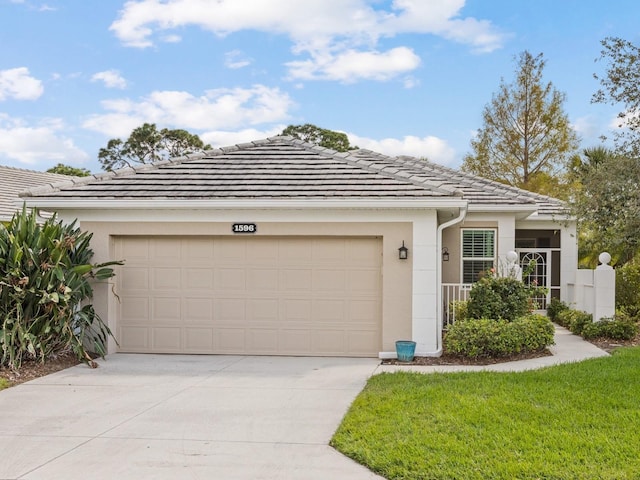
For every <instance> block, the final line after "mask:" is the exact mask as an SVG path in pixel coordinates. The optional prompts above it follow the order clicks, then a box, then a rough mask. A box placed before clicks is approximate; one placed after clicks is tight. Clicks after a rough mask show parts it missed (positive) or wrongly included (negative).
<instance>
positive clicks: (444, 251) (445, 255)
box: [442, 247, 449, 262]
mask: <svg viewBox="0 0 640 480" xmlns="http://www.w3.org/2000/svg"><path fill="white" fill-rule="evenodd" d="M442 261H443V262H448V261H449V249H448V248H447V247H444V248H443V249H442Z"/></svg>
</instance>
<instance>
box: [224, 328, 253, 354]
mask: <svg viewBox="0 0 640 480" xmlns="http://www.w3.org/2000/svg"><path fill="white" fill-rule="evenodd" d="M218 331H219V334H218V341H217V345H216V348H217V350H219V351H220V353H241V352H246V350H247V345H246V340H245V329H244V328H220V329H219V330H218Z"/></svg>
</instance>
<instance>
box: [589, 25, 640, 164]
mask: <svg viewBox="0 0 640 480" xmlns="http://www.w3.org/2000/svg"><path fill="white" fill-rule="evenodd" d="M600 43H601V44H602V50H601V52H600V58H599V60H600V61H605V62H607V67H606V72H605V74H604V76H598V74H594V77H595V78H596V79H597V80H599V81H600V85H601V88H600V89H598V91H597V92H596V93H595V94H594V95H593V97H592V99H591V100H592V102H593V103H604V104H611V105H615V104H618V103H622V105H623V110H622V111H621V112H620V113H618V126H619V127H621V129H620V130H619V131H617V132H615V133H614V141H615V146H616V150H617V152H618V153H619V154H621V155H627V156H630V157H632V158H640V48H639V47H637V46H635V45H633V44H632V43H631V42H629V41H627V40H623V39H621V38H618V37H607V38H605V39H604V40H602V41H601V42H600Z"/></svg>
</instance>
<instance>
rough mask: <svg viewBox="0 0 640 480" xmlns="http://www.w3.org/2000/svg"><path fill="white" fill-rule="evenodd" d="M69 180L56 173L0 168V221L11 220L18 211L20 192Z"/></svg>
mask: <svg viewBox="0 0 640 480" xmlns="http://www.w3.org/2000/svg"><path fill="white" fill-rule="evenodd" d="M69 178H70V177H68V176H66V175H58V174H56V173H47V172H35V171H32V170H23V169H20V168H13V167H4V166H0V221H9V220H11V218H12V217H13V214H14V213H15V212H16V210H18V207H17V206H16V200H17V199H18V197H19V194H20V192H23V191H24V190H26V189H28V188H33V187H38V186H42V185H50V184H52V183H59V182H61V181H63V180H68V179H69Z"/></svg>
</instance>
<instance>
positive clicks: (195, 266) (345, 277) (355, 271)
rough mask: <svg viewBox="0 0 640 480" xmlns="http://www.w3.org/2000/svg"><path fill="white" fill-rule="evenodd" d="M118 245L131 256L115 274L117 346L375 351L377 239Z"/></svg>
mask: <svg viewBox="0 0 640 480" xmlns="http://www.w3.org/2000/svg"><path fill="white" fill-rule="evenodd" d="M115 245H116V246H115V248H116V251H117V252H120V253H123V255H122V256H121V258H125V257H126V255H124V254H125V253H127V252H128V253H131V254H132V255H133V256H132V257H130V258H134V259H135V260H134V261H127V262H126V264H125V265H124V266H123V267H122V268H121V272H120V274H119V275H118V276H117V277H116V279H117V281H118V284H117V289H118V293H119V295H120V298H121V303H120V306H119V320H118V330H117V332H118V338H119V341H120V345H121V351H130V352H157V353H163V352H166V353H172V352H184V353H228V354H269V355H271V354H288V355H328V356H333V355H341V356H342V355H344V356H349V355H358V356H372V355H376V354H377V353H378V351H379V346H380V328H381V325H380V324H381V320H380V314H381V304H380V292H381V274H380V271H381V270H380V265H381V241H380V240H379V239H375V238H365V239H360V238H355V239H352V238H301V237H295V238H293V237H290V238H273V237H242V238H239V237H194V238H189V237H182V238H178V237H175V238H174V237H168V238H160V237H150V238H146V239H144V238H136V237H132V238H130V237H122V238H118V239H116V243H115ZM145 248H146V249H147V251H146V253H145V251H144V249H145ZM363 251H364V252H368V253H362V252H363ZM165 255H169V257H168V258H167V257H166V256H165Z"/></svg>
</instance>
